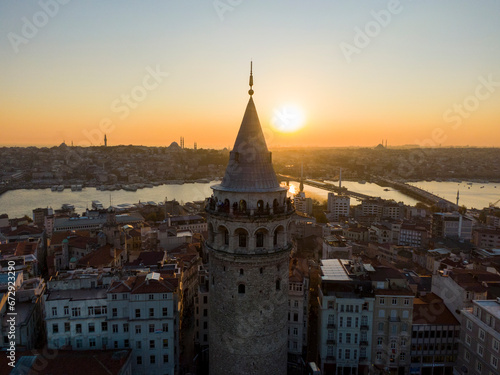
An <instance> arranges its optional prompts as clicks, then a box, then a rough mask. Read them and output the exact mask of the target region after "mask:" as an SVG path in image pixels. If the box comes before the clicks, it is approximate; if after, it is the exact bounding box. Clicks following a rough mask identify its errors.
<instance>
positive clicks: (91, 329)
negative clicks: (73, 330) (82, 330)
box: [89, 323, 95, 333]
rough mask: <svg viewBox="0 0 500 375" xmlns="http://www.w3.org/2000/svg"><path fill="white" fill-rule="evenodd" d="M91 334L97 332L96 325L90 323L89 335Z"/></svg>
mask: <svg viewBox="0 0 500 375" xmlns="http://www.w3.org/2000/svg"><path fill="white" fill-rule="evenodd" d="M90 332H95V325H94V323H89V333H90Z"/></svg>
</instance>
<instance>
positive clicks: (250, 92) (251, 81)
mask: <svg viewBox="0 0 500 375" xmlns="http://www.w3.org/2000/svg"><path fill="white" fill-rule="evenodd" d="M252 63H253V62H252V61H251V60H250V80H249V82H248V84H249V85H250V90H248V94H249V95H250V96H252V95H253V89H252V86H253V73H252Z"/></svg>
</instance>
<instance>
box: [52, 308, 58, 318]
mask: <svg viewBox="0 0 500 375" xmlns="http://www.w3.org/2000/svg"><path fill="white" fill-rule="evenodd" d="M52 316H57V307H53V308H52Z"/></svg>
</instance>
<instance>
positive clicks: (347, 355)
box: [344, 349, 351, 359]
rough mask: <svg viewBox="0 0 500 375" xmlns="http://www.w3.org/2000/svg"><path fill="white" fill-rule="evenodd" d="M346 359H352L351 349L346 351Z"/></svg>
mask: <svg viewBox="0 0 500 375" xmlns="http://www.w3.org/2000/svg"><path fill="white" fill-rule="evenodd" d="M344 358H345V359H351V350H350V349H346V350H345V351H344Z"/></svg>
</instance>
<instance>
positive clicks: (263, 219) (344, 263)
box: [0, 108, 500, 375]
mask: <svg viewBox="0 0 500 375" xmlns="http://www.w3.org/2000/svg"><path fill="white" fill-rule="evenodd" d="M249 111H250V112H251V109H250V110H249V109H248V108H247V112H249ZM246 116H247V115H245V118H246ZM249 116H250V115H249ZM247 123H251V120H246V121H245V119H244V121H243V123H242V126H241V129H240V133H242V132H243V136H244V137H245V138H246V139H252V137H255V135H253V133H251V132H250V131H248V130H245V127H248V125H247ZM259 127H260V125H259ZM252 131H253V130H252ZM259 140H260V141H261V142H263V144H262V146H261V147H259V146H258V145H257V146H255V149H256V150H260V151H259V152H263V153H266V152H267V151H262V149H264V150H267V147H266V146H265V141H263V138H262V139H260V138H259ZM237 142H238V141H237ZM180 143H181V145H179V144H177V143H176V142H173V143H172V144H171V145H170V146H169V147H164V148H148V147H139V146H116V147H109V146H107V145H103V146H100V147H93V148H88V149H87V148H73V147H71V146H67V145H66V144H61V145H60V146H58V147H52V148H41V149H40V148H33V147H32V148H1V149H0V153H1V157H2V160H3V164H2V170H1V176H2V182H1V183H2V188H3V190H2V192H3V193H6V192H8V191H9V190H16V189H47V188H49V187H50V188H51V190H52V192H48V194H55V195H57V194H58V192H59V191H61V190H64V189H71V190H72V191H74V193H75V194H78V192H79V191H82V190H85V189H91V188H96V189H99V190H110V191H111V190H116V189H125V190H134V191H135V190H137V189H141V188H147V187H151V186H153V185H159V184H185V183H186V184H187V183H189V182H194V181H198V182H200V181H201V182H208V181H213V180H221V179H222V177H224V178H223V179H222V182H221V184H220V185H216V186H214V187H213V188H214V193H215V194H214V195H212V196H211V197H206V200H205V201H193V202H186V203H184V202H178V201H176V200H175V199H173V200H164V201H160V202H153V201H151V202H142V203H140V202H139V203H136V204H128V205H121V206H120V205H118V206H113V207H108V206H107V205H105V204H103V203H101V202H99V201H97V200H95V201H93V202H92V207H90V208H87V210H86V211H85V212H82V213H78V212H76V211H75V207H74V206H73V205H72V204H71V202H68V204H64V205H63V206H62V207H60V208H57V207H54V208H52V207H33V209H32V216H31V217H28V216H24V217H9V216H8V215H7V214H6V213H3V214H2V215H0V256H1V267H2V268H1V269H2V273H1V274H0V276H1V283H0V286H1V288H2V290H3V297H2V306H1V310H0V311H1V313H2V322H3V323H2V331H1V336H3V340H2V348H3V349H4V350H5V351H6V352H7V353H9V350H11V349H12V348H15V351H11V352H10V353H14V355H13V357H11V360H9V357H6V356H3V357H2V358H1V360H0V361H3V362H2V368H4V369H8V368H9V361H10V364H11V365H14V364H15V366H16V369H21V370H19V371H28V369H29V371H31V372H24V373H30V374H31V373H56V369H57V371H61V369H64V368H70V367H71V366H74V364H75V363H79V362H82V364H83V363H85V366H88V368H90V369H91V370H90V373H92V374H94V373H95V374H98V373H101V372H99V371H101V370H102V369H101V368H100V367H104V368H105V370H103V371H106V373H113V374H129V373H132V374H172V375H173V374H188V373H191V374H207V373H208V370H209V368H210V369H211V371H214V372H215V373H219V372H224V371H225V370H224V371H223V370H221V368H217V367H216V364H217V366H224V368H227V366H228V362H227V361H224V360H223V358H233V360H231V361H229V362H230V363H233V364H234V365H235V366H237V367H238V368H245V370H242V371H243V372H241V373H248V374H249V373H260V372H252V371H251V370H249V368H252V366H255V368H257V370H256V371H261V370H258V367H259V364H255V363H256V361H257V358H258V359H259V361H262V362H264V364H265V366H266V367H268V366H269V364H270V363H268V362H266V361H267V359H266V358H267V357H266V355H265V354H264V352H265V350H267V348H268V346H269V345H270V343H274V342H280V341H282V342H283V343H285V347H282V348H281V349H280V350H282V349H283V350H285V351H286V353H285V356H284V357H283V358H284V359H285V362H280V361H278V360H277V357H275V356H274V355H272V356H271V362H272V363H274V364H275V367H274V368H273V370H272V373H276V374H278V373H288V374H305V373H316V372H317V373H323V374H333V373H335V374H340V373H342V374H364V373H370V374H371V373H374V374H375V373H380V374H409V373H410V374H452V373H454V371H455V372H456V371H462V372H463V371H464V370H463V369H464V368H468V366H471V364H472V366H474V367H476V368H485V369H490V370H489V371H491V373H496V368H497V366H498V362H497V359H496V358H497V354H496V352H497V351H498V345H499V343H500V337H499V336H500V331H499V330H498V323H496V325H495V322H497V321H500V315H499V314H500V302H499V301H500V299H499V298H500V289H499V288H498V285H500V208H498V201H497V202H492V203H491V204H490V205H489V206H488V207H484V208H483V209H480V210H478V209H475V210H468V209H467V207H465V206H463V205H460V204H459V196H457V201H456V202H450V201H447V200H445V199H440V198H439V197H435V196H432V195H431V196H430V198H429V197H427V198H429V199H430V200H429V199H427V200H426V199H425V198H426V195H425V194H426V192H423V191H417V192H415V191H413V194H417V195H416V196H415V197H416V198H421V199H420V201H419V202H418V203H417V204H416V205H413V206H412V205H408V204H404V203H403V202H397V201H395V200H391V199H389V200H388V199H382V198H379V197H371V196H363V195H361V197H360V195H359V194H358V193H356V192H353V191H350V190H347V189H345V188H342V178H343V177H344V178H346V179H354V180H357V181H362V183H364V180H362V179H366V180H368V181H375V182H376V183H383V185H382V186H388V185H387V184H388V181H398V182H397V183H395V182H394V183H393V185H392V187H398V186H399V190H400V191H402V192H403V193H405V192H406V193H412V192H411V191H408V190H405V189H404V188H402V187H404V186H406V187H408V186H409V185H406V184H405V181H408V180H412V179H435V178H436V176H440V177H441V178H442V179H450V180H452V181H459V182H461V181H462V178H466V177H467V176H469V177H473V178H469V179H468V180H474V179H476V180H474V181H476V182H479V183H488V182H491V183H495V182H497V181H498V180H497V179H495V177H497V176H498V170H497V169H498V165H500V163H499V155H500V154H499V152H498V149H481V148H466V149H423V150H418V149H410V150H405V149H390V148H387V147H386V146H385V145H383V142H382V143H381V144H380V145H379V146H377V147H374V148H372V149H368V148H365V149H327V150H315V151H310V150H305V149H304V150H300V149H298V150H276V151H275V152H273V153H272V155H273V159H274V160H275V161H274V169H275V171H276V172H278V176H280V177H279V179H280V180H282V181H283V182H282V184H281V187H279V185H276V186H274V185H273V186H274V187H273V188H272V189H270V190H269V193H264V192H262V191H266V190H262V187H261V186H265V185H266V184H267V183H269V181H273V180H274V181H277V177H276V174H275V172H274V171H273V169H272V168H273V167H272V166H271V167H270V168H271V169H269V166H270V164H269V166H268V167H266V168H267V169H266V168H264V167H263V166H262V162H260V161H259V160H260V156H259V152H254V151H252V157H251V158H249V161H246V160H245V158H246V157H247V156H245V152H248V149H245V148H243V149H242V151H239V152H238V151H235V150H238V149H241V145H239V144H238V143H236V144H235V146H234V148H233V150H232V151H231V153H230V152H229V151H228V150H202V149H199V150H196V149H188V148H186V147H183V146H184V145H183V141H182V139H181V142H180ZM252 150H253V149H252ZM420 151H421V152H422V155H431V156H429V158H430V159H432V160H433V163H434V164H433V166H434V167H433V168H432V169H429V168H424V167H423V166H421V165H416V166H415V168H414V169H413V171H412V172H411V173H409V174H407V175H406V176H404V177H403V176H401V175H400V174H398V173H397V172H395V169H396V167H395V166H394V161H393V160H404V158H405V157H408V155H409V154H410V153H411V152H413V153H415V152H420ZM234 155H238V156H237V158H238V161H236V159H235V158H236V156H234ZM256 155H257V156H256ZM228 158H229V160H230V162H229V164H227V166H226V163H227V160H228ZM263 158H264V159H265V157H263ZM267 160H268V159H267ZM235 163H236V164H235ZM238 163H239V164H238ZM425 163H428V161H427V160H425V161H424V162H422V164H423V165H428V164H425ZM234 165H236V167H235V166H234ZM391 165H392V168H391V167H390V166H391ZM241 168H243V171H241V170H240V169H241ZM441 169H442V170H441ZM472 170H473V171H474V173H473V174H469V175H468V172H467V171H472ZM224 171H225V172H224ZM442 171H448V174H446V173H443V172H442ZM240 172H241V173H240ZM246 176H254V179H253V180H248V178H247V177H246ZM268 180H269V181H268ZM291 180H295V181H297V182H300V188H299V190H298V191H292V190H293V189H292V188H289V187H288V186H287V184H289V183H290V181H291ZM329 180H335V181H337V182H336V183H333V182H331V183H325V182H324V181H329ZM275 183H276V182H274V183H273V184H275ZM304 184H306V186H307V184H309V185H311V184H312V185H313V186H316V187H319V188H323V189H326V190H328V191H329V192H328V198H327V201H325V202H320V201H317V200H316V199H314V200H313V199H311V198H310V197H308V196H307V195H306V193H305V192H304V190H303V189H304ZM470 184H472V182H471V183H470ZM242 189H243V190H245V189H246V190H248V191H252V190H255V191H257V192H260V193H257V195H256V196H257V197H265V196H266V194H274V195H276V194H278V195H279V196H277V198H274V201H273V200H271V201H268V202H267V203H266V204H264V201H263V200H259V201H258V202H257V201H255V202H254V201H253V199H257V198H250V200H248V201H244V200H237V201H235V202H234V204H231V203H230V200H229V197H231V196H232V195H227V194H228V193H227V191H229V192H230V191H234V192H236V194H241V193H237V192H239V191H243V190H242ZM289 189H290V190H289ZM387 190H388V189H387ZM40 191H41V192H42V191H43V192H45V193H44V194H47V192H46V191H47V190H40ZM6 194H7V193H6ZM230 194H235V193H230ZM254 194H255V193H254ZM283 194H285V195H286V196H288V198H286V199H285V200H284V203H280V202H282V201H283V197H284V196H285V195H283ZM225 196H227V197H228V198H224V197H225ZM244 196H245V197H247V199H249V198H248V197H250V196H249V195H248V193H245V195H244ZM271 198H272V196H271ZM434 198H435V199H434ZM161 199H162V197H158V200H161ZM232 199H234V198H232ZM269 199H270V198H269ZM433 199H434V200H433ZM266 200H267V198H266ZM287 200H288V201H287ZM254 205H255V206H254ZM246 215H248V217H249V218H250V220H251V221H249V222H248V224H244V223H246V222H247V220H248V219H244V218H245V217H246ZM252 218H253V219H252ZM253 222H255V224H251V225H252V226H250V227H247V228H246V229H243V228H242V227H240V226H241V225H245V226H248V225H250V223H253ZM272 223H278V226H277V227H276V224H272ZM252 228H253V229H252ZM259 228H260V229H259ZM252 233H254V234H253V235H252ZM216 249H219V250H216ZM220 249H226V250H223V251H222V250H220ZM230 249H233V250H230ZM251 249H255V250H251ZM273 249H274V250H273ZM276 249H287V250H286V251H285V253H284V254H285V255H286V257H285V258H283V256H282V258H281V260H280V263H281V264H280V265H281V266H283V267H284V268H285V269H286V273H285V272H284V271H283V272H281V271H280V272H279V273H278V275H279V276H269V275H268V277H269V278H270V279H271V281H272V282H273V283H275V284H276V290H278V289H279V291H280V293H281V292H282V293H283V294H282V296H283V297H282V298H281V297H277V296H276V295H273V294H271V295H268V296H267V297H266V298H267V299H269V298H270V301H271V302H270V303H268V305H267V307H265V305H262V306H264V307H265V308H267V309H269V310H264V313H263V310H262V306H260V305H258V303H259V302H258V299H253V298H252V299H250V300H247V301H246V302H245V299H244V297H243V296H244V295H245V293H247V294H249V288H263V284H261V283H262V282H261V281H255V280H256V279H255V277H257V275H255V276H252V277H251V278H248V276H246V277H245V276H244V275H247V274H250V275H252V272H253V269H254V266H252V265H249V264H246V263H245V262H246V261H245V262H244V263H241V264H240V265H238V262H237V263H236V264H235V265H233V266H229V264H230V263H231V262H234V260H233V261H231V259H233V257H234V256H236V254H238V253H241V252H242V251H243V252H245V251H250V252H251V253H252V254H253V253H254V252H255V254H256V255H255V256H256V257H263V258H266V257H271V255H272V254H273V251H276ZM217 251H219V252H220V253H221V254H225V255H221V254H218V253H217ZM280 251H283V250H280ZM228 252H229V254H231V253H232V252H234V255H230V256H229V258H228V257H227V256H228V255H227V254H228ZM278 253H279V252H278ZM289 253H290V256H288V255H287V254H289ZM214 254H217V257H216V258H215V259H217V261H216V260H215V259H214V257H215V255H214ZM257 254H260V255H257ZM262 254H264V255H262ZM273 259H274V258H272V257H271V258H270V259H266V260H265V261H264V260H260V261H257V260H254V262H257V263H259V262H260V263H259V264H267V267H271V265H272V264H273V263H274V262H276V260H273ZM266 262H267V263H266ZM269 262H271V264H269ZM245 264H246V265H245ZM280 265H278V269H280ZM226 267H229V268H228V269H227V270H226ZM234 267H241V268H239V270H236V269H234ZM219 268H220V269H219ZM222 268H224V270H222ZM263 270H264V267H260V272H261V274H262V272H264V271H263ZM227 272H237V273H235V275H234V276H229V275H228V276H224V278H223V281H221V282H222V283H223V285H224V286H223V288H224V290H226V289H228V290H231V288H233V285H235V288H236V290H235V291H234V292H230V291H228V293H236V294H237V295H236V297H237V298H238V299H239V302H238V304H240V305H242V306H244V309H246V310H245V311H247V315H246V316H244V317H240V318H238V316H239V312H238V311H237V310H238V307H236V311H233V312H232V313H230V314H227V313H222V312H221V311H220V306H224V304H227V303H229V305H227V306H226V308H229V309H230V310H231V309H233V310H234V309H235V307H234V302H231V300H229V301H227V300H226V298H227V296H226V297H225V296H224V295H225V294H227V293H226V292H225V293H224V295H221V293H218V294H214V295H212V294H211V288H213V279H214V278H215V277H218V276H217V275H225V274H226V273H227ZM210 275H211V276H210ZM211 277H212V284H211V282H210V280H211ZM273 280H274V281H273ZM286 280H288V282H286ZM255 282H257V284H256V285H254V283H255ZM281 283H282V285H281ZM14 290H15V298H13V297H11V294H9V292H11V291H14ZM261 293H262V290H261ZM280 295H281V294H280ZM230 298H231V299H233V298H235V296H234V294H233V295H232V296H231V297H230ZM277 298H278V299H277ZM213 299H219V301H217V302H216V303H215V302H213V301H212V300H213ZM211 301H212V302H211ZM224 301H225V302H224ZM275 303H278V304H277V305H276V304H275ZM256 305H257V307H258V308H259V309H261V310H260V314H256V312H254V310H255V308H256ZM216 306H217V307H216ZM231 306H232V307H231ZM277 306H284V307H283V308H282V312H283V313H284V314H285V315H286V316H280V315H276V313H277V309H278V307H277ZM12 311H15V313H16V315H15V320H14V321H13V323H11V321H12V320H9V319H11V318H12V317H11V316H10V315H9V312H12ZM265 311H268V312H267V313H265ZM263 314H264V315H263ZM213 315H215V317H214V316H213ZM238 319H243V320H242V321H239V320H238ZM242 322H246V323H245V324H248V325H249V328H245V329H243V330H242V327H241V324H242ZM211 325H217V326H221V325H222V326H223V327H226V329H227V327H232V328H230V330H229V331H225V332H226V334H225V335H224V334H223V335H222V336H220V335H221V332H220V331H219V330H216V329H211V328H210V327H211ZM270 326H276V327H281V331H279V334H278V336H277V337H268V336H266V335H271V336H272V335H276V333H275V332H276V331H275V330H273V331H271V333H268V334H266V333H265V330H266V327H267V328H269V327H270ZM464 327H466V328H467V329H464ZM485 327H489V328H488V329H486V328H485ZM12 332H15V335H13V334H11V333H12ZM273 332H274V333H273ZM210 335H218V338H217V339H215V340H214V339H213V338H210ZM257 337H260V339H259V340H263V341H262V342H261V344H260V345H259V346H258V348H257V351H259V350H260V351H261V352H260V353H258V352H257V353H258V354H257V355H254V356H252V355H250V356H249V355H244V353H245V352H246V351H247V350H248V346H247V345H248V340H250V339H251V340H252V341H253V340H256V339H257ZM276 340H277V341H276ZM211 347H212V349H211ZM9 348H11V349H9ZM213 348H215V349H213ZM262 348H264V349H262ZM476 348H480V349H476ZM274 350H275V349H273V350H272V352H274ZM476 350H481V355H480V356H477V354H476ZM221 356H222V357H221ZM252 358H253V359H252ZM248 360H250V361H253V362H252V363H254V364H253V365H252V364H249V363H247V364H244V363H245V361H248ZM242 361H243V362H242ZM103 363H104V364H105V365H103ZM242 363H243V364H242ZM212 366H213V367H212ZM276 366H278V367H276ZM283 366H284V367H283ZM23 369H24V370H23ZM457 369H458V370H457ZM36 371H38V372H36ZM315 371H316V372H315ZM233 372H234V373H236V370H234V371H233ZM4 373H6V374H7V373H10V370H7V371H6V372H4Z"/></svg>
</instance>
